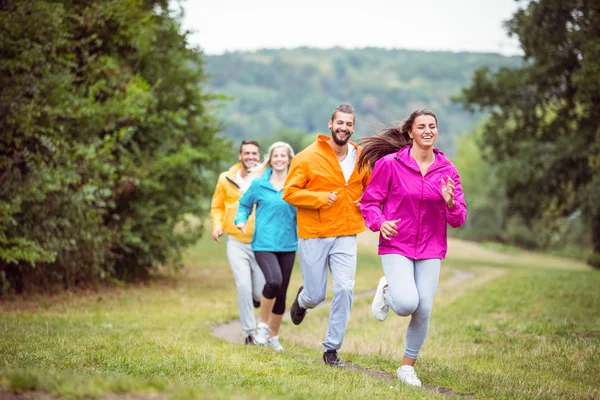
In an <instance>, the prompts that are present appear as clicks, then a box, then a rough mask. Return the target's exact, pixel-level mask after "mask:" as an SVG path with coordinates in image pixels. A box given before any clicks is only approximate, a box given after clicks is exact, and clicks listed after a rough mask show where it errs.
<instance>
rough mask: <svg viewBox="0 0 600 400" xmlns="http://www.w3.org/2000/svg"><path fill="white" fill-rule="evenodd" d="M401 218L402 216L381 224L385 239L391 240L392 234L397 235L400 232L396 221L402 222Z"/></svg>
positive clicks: (380, 230)
mask: <svg viewBox="0 0 600 400" xmlns="http://www.w3.org/2000/svg"><path fill="white" fill-rule="evenodd" d="M401 219H402V218H399V219H395V220H393V221H385V222H383V223H382V224H381V227H380V228H379V232H381V236H383V238H384V239H385V240H390V239H391V237H392V236H396V235H397V234H398V230H397V229H398V227H397V226H396V223H398V222H400V220H401Z"/></svg>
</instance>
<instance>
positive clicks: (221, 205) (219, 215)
mask: <svg viewBox="0 0 600 400" xmlns="http://www.w3.org/2000/svg"><path fill="white" fill-rule="evenodd" d="M224 216H225V191H224V189H223V184H222V183H221V178H220V177H219V180H218V181H217V187H216V188H215V193H214V194H213V197H212V201H211V203H210V220H211V222H212V227H213V231H212V238H213V239H214V240H215V241H216V242H218V243H220V242H221V241H220V240H219V237H220V236H221V235H222V234H223V217H224Z"/></svg>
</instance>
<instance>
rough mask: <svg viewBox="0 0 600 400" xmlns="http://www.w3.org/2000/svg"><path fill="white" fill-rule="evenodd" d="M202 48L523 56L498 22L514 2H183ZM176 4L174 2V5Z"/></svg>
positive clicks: (194, 37) (194, 39)
mask: <svg viewBox="0 0 600 400" xmlns="http://www.w3.org/2000/svg"><path fill="white" fill-rule="evenodd" d="M180 3H181V4H182V6H183V8H184V11H185V16H184V19H183V28H184V29H188V30H192V31H195V33H194V34H193V35H192V36H190V41H191V42H192V44H196V45H199V46H200V47H201V48H202V49H203V50H204V52H206V53H208V54H222V53H224V52H226V51H235V50H256V49H260V48H293V47H299V46H309V47H318V48H328V47H333V46H341V47H344V48H362V47H369V46H370V47H383V48H400V49H419V50H449V51H476V52H494V53H500V54H505V55H515V54H522V52H521V50H520V48H519V46H518V41H516V40H515V39H514V38H509V37H508V36H507V34H506V30H505V29H504V28H503V26H502V24H503V22H504V21H505V20H507V19H509V18H510V17H511V16H512V14H513V13H514V12H515V11H516V10H517V9H518V8H519V5H521V6H523V4H524V3H525V2H523V1H521V2H519V3H517V2H515V1H514V0H414V1H408V0H395V1H394V0H360V1H359V0H346V1H340V0H294V1H287V0H183V1H181V2H180ZM172 4H176V3H172Z"/></svg>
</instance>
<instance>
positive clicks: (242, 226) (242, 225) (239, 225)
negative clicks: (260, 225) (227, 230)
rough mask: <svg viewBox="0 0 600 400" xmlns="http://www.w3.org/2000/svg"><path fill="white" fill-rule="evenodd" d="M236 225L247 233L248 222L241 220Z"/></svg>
mask: <svg viewBox="0 0 600 400" xmlns="http://www.w3.org/2000/svg"><path fill="white" fill-rule="evenodd" d="M235 227H236V228H238V229H239V230H240V231H242V233H246V223H245V222H240V223H239V224H237V225H236V226H235Z"/></svg>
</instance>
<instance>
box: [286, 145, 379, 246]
mask: <svg viewBox="0 0 600 400" xmlns="http://www.w3.org/2000/svg"><path fill="white" fill-rule="evenodd" d="M328 140H329V136H325V135H319V136H318V137H317V140H316V141H315V143H313V144H311V145H310V146H308V147H307V148H306V149H304V150H302V151H301V152H300V153H298V154H297V155H296V157H294V158H293V159H292V164H291V165H290V170H289V172H288V176H287V179H286V180H285V185H284V187H283V200H285V201H287V202H288V203H290V204H291V205H293V206H296V207H297V209H298V236H299V237H300V238H302V239H312V238H325V237H334V236H349V235H356V234H357V233H360V232H362V231H364V230H365V221H364V219H363V217H362V215H361V213H360V208H359V206H358V205H357V204H355V203H354V202H355V201H356V200H358V199H360V198H361V197H362V194H363V192H364V190H365V187H366V186H367V184H368V183H369V179H370V177H371V173H370V171H368V169H364V170H363V171H361V172H360V173H359V172H358V169H357V167H356V165H355V166H354V171H353V172H352V175H351V176H350V179H349V180H348V183H346V180H345V179H344V173H343V172H342V167H341V166H340V162H339V161H338V159H337V156H336V155H335V152H334V151H333V148H332V147H331V145H329V143H327V142H328ZM348 145H349V146H354V147H356V149H357V152H356V157H357V158H358V156H359V155H360V147H358V145H357V144H356V143H353V142H349V143H348ZM331 192H337V195H336V199H335V201H334V202H333V204H332V205H331V206H329V205H327V203H328V202H329V194H330V193H331Z"/></svg>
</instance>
